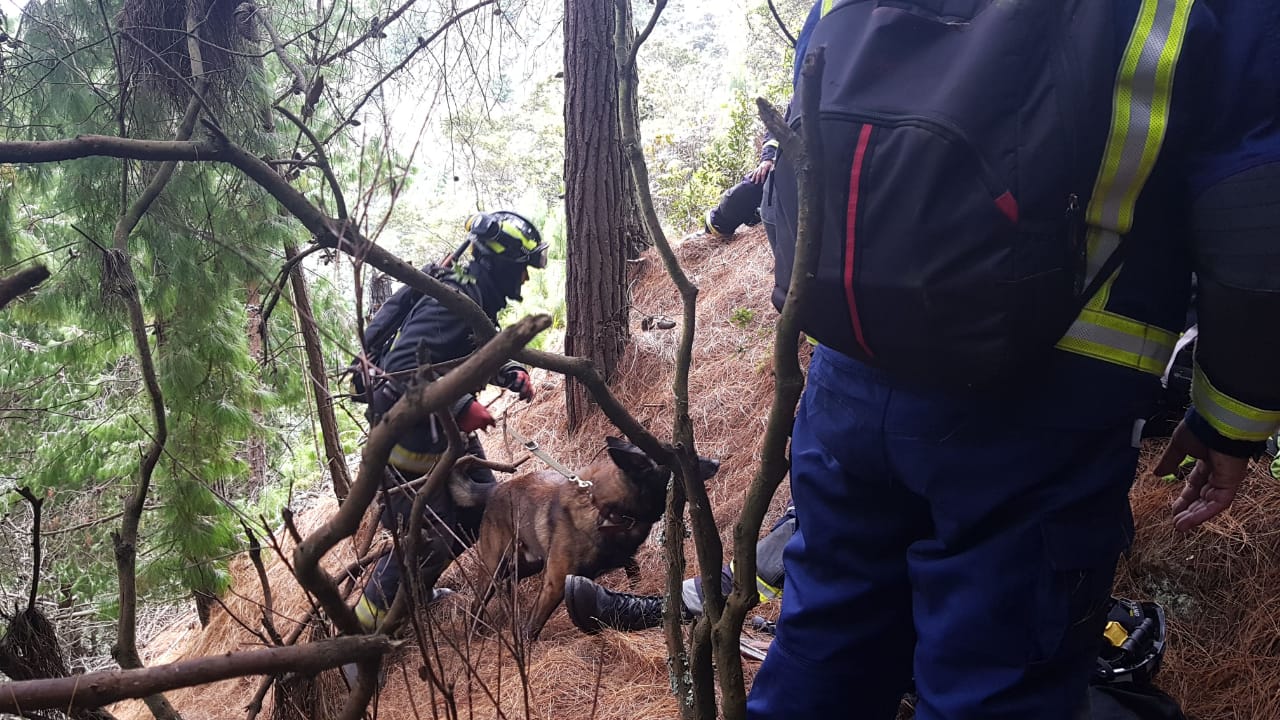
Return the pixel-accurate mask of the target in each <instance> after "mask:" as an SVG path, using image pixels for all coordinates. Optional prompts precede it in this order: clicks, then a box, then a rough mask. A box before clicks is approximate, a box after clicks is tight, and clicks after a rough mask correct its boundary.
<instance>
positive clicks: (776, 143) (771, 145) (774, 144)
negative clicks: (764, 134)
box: [761, 140, 779, 148]
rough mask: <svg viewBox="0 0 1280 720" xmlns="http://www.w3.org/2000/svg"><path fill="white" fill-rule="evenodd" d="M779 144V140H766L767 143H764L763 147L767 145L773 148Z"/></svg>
mask: <svg viewBox="0 0 1280 720" xmlns="http://www.w3.org/2000/svg"><path fill="white" fill-rule="evenodd" d="M778 144H779V143H778V141H777V140H766V141H765V143H764V145H762V146H761V147H767V148H769V147H771V148H776V147H778Z"/></svg>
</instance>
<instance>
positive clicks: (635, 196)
mask: <svg viewBox="0 0 1280 720" xmlns="http://www.w3.org/2000/svg"><path fill="white" fill-rule="evenodd" d="M616 7H617V9H618V18H617V23H616V28H615V31H614V37H615V40H614V43H615V47H614V52H615V53H616V55H617V57H618V58H619V63H618V123H619V129H620V131H621V137H620V140H621V142H622V143H623V144H622V146H621V147H622V160H623V172H622V197H623V203H624V205H625V208H624V209H623V211H622V225H623V236H624V237H625V238H626V244H627V259H628V260H637V259H639V257H640V253H642V252H644V251H645V250H647V249H649V247H650V246H651V245H653V238H651V237H650V236H649V232H648V230H647V229H646V228H645V222H644V207H643V202H642V200H641V198H640V188H639V187H638V186H637V185H636V180H635V176H634V175H633V174H632V173H630V172H627V170H626V160H627V148H626V135H627V129H626V128H627V125H628V123H632V124H634V125H636V126H637V127H638V126H639V125H640V94H639V93H637V92H634V91H633V92H627V91H626V90H625V87H626V86H628V85H629V86H630V87H631V88H636V87H639V85H640V78H639V73H638V72H637V71H636V65H635V63H630V62H627V58H629V57H630V56H631V49H632V48H633V47H634V46H635V41H636V27H635V18H634V16H633V15H632V13H631V2H630V0H628V2H620V3H616Z"/></svg>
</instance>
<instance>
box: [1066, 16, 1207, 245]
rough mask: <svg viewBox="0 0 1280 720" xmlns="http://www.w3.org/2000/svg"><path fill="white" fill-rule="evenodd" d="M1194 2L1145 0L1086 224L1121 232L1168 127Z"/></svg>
mask: <svg viewBox="0 0 1280 720" xmlns="http://www.w3.org/2000/svg"><path fill="white" fill-rule="evenodd" d="M1193 4H1194V0H1144V1H1143V3H1142V6H1141V8H1140V9H1139V11H1138V21H1137V23H1136V24H1135V26H1134V30H1133V35H1132V36H1131V37H1130V38H1129V45H1128V47H1127V48H1126V49H1125V54H1124V60H1123V61H1122V62H1121V65H1120V70H1119V72H1118V74H1117V77H1116V96H1115V103H1114V105H1113V107H1112V110H1111V113H1112V114H1111V133H1110V135H1109V136H1108V137H1107V148H1106V151H1105V153H1104V154H1103V164H1102V169H1101V171H1100V172H1099V173H1098V178H1097V180H1096V182H1095V184H1094V188H1093V196H1092V198H1091V199H1090V202H1089V207H1088V208H1087V210H1086V218H1087V219H1088V221H1089V224H1090V225H1093V226H1095V227H1100V228H1102V229H1104V230H1111V231H1112V232H1115V233H1118V234H1120V235H1124V234H1125V233H1127V232H1129V230H1130V229H1131V228H1132V227H1133V209H1134V206H1135V205H1137V203H1138V195H1139V194H1140V193H1141V191H1142V188H1143V186H1144V185H1146V182H1147V178H1148V177H1149V176H1150V175H1151V169H1152V168H1153V167H1154V166H1155V163H1156V157H1157V156H1158V155H1159V154H1160V148H1161V146H1162V145H1163V144H1164V137H1165V131H1166V130H1167V128H1168V121H1169V105H1170V96H1171V95H1172V91H1173V73H1174V70H1175V69H1176V67H1177V63H1178V58H1179V56H1180V55H1181V54H1182V43H1183V40H1184V39H1185V38H1186V31H1187V23H1188V21H1189V19H1190V16H1191V6H1192V5H1193Z"/></svg>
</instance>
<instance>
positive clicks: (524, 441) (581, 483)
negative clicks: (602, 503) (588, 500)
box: [502, 422, 591, 490]
mask: <svg viewBox="0 0 1280 720" xmlns="http://www.w3.org/2000/svg"><path fill="white" fill-rule="evenodd" d="M502 430H503V431H504V432H507V433H510V434H511V437H513V438H515V439H516V442H518V443H520V444H521V445H523V446H524V449H525V450H528V451H529V452H531V453H533V455H534V457H536V458H538V459H539V460H541V461H542V462H544V463H546V464H547V467H549V468H551V469H552V470H555V471H556V472H558V473H560V474H561V475H563V476H564V477H565V478H566V479H567V480H569V481H570V482H572V483H574V484H576V485H577V486H578V487H579V488H580V489H582V490H587V489H590V488H591V481H590V480H583V479H582V478H580V477H578V476H577V474H575V473H574V472H573V471H572V470H570V469H569V468H567V467H565V466H564V465H561V464H560V463H559V462H557V461H556V459H555V458H553V457H551V456H550V455H548V454H547V452H546V451H545V450H543V449H542V448H541V447H539V445H538V443H537V441H536V440H530V439H529V438H527V437H525V436H523V435H521V434H520V431H518V430H516V429H515V428H513V427H511V426H510V425H509V424H507V423H505V422H504V423H503V424H502Z"/></svg>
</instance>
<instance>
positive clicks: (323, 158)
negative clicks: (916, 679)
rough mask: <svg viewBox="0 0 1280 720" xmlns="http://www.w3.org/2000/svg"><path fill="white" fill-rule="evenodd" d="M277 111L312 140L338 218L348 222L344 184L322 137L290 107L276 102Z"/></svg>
mask: <svg viewBox="0 0 1280 720" xmlns="http://www.w3.org/2000/svg"><path fill="white" fill-rule="evenodd" d="M274 107H275V109H276V112H278V113H280V114H281V115H284V116H285V117H287V118H289V122H291V123H293V124H294V125H296V126H297V128H298V131H299V132H301V133H302V134H303V135H306V136H307V140H310V141H311V147H312V149H314V150H315V153H316V160H317V165H318V166H319V168H320V171H321V172H323V173H324V178H325V180H327V181H328V182H329V189H330V190H331V191H332V192H333V202H334V204H335V205H337V208H338V219H339V220H341V221H343V222H347V220H348V218H349V217H350V216H349V214H348V213H347V199H346V197H344V196H343V194H342V186H341V185H340V184H338V177H337V176H336V175H334V174H333V164H332V163H330V162H329V156H328V154H326V153H325V151H324V143H322V142H320V138H318V137H316V134H315V133H313V132H311V128H309V127H307V124H306V123H305V122H303V120H302V118H300V117H298V116H297V115H294V114H293V113H292V112H290V111H289V109H288V108H286V107H284V106H283V105H280V104H279V103H276V105H275V106H274Z"/></svg>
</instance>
